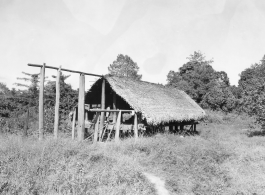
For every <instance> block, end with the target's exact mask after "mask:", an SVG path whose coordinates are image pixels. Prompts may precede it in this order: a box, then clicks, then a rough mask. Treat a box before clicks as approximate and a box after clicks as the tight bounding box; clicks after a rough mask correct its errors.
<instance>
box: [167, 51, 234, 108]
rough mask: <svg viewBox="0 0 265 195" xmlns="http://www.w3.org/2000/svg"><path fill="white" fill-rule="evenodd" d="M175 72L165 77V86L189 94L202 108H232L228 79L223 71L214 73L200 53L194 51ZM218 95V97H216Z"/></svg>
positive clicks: (232, 101) (209, 63)
mask: <svg viewBox="0 0 265 195" xmlns="http://www.w3.org/2000/svg"><path fill="white" fill-rule="evenodd" d="M187 59H188V60H189V61H188V62H187V63H185V64H183V66H182V67H180V68H179V70H178V71H177V72H175V71H173V70H171V71H169V73H168V75H167V82H168V83H167V85H170V86H174V87H176V88H178V89H180V90H183V91H185V92H186V93H187V94H189V95H190V96H191V97H192V98H193V99H194V100H195V101H196V102H197V103H199V104H200V105H201V106H203V107H204V108H211V109H213V110H224V111H230V110H231V109H233V107H234V103H235V100H234V96H233V94H232V93H231V92H230V90H229V86H230V83H229V78H228V76H227V74H226V73H225V72H224V71H220V72H218V71H215V70H214V69H213V67H212V66H211V64H212V63H213V60H212V59H211V60H206V57H205V56H204V54H203V53H201V52H200V51H195V52H194V53H193V54H191V55H190V56H189V57H187ZM217 94H219V95H217Z"/></svg>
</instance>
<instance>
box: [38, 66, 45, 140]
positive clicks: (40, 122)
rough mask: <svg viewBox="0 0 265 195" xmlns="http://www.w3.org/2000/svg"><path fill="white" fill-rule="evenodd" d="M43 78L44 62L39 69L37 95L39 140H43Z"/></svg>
mask: <svg viewBox="0 0 265 195" xmlns="http://www.w3.org/2000/svg"><path fill="white" fill-rule="evenodd" d="M44 78H45V63H44V64H43V66H42V67H41V71H40V95H39V140H43V137H44V129H43V128H44V116H43V114H44V108H43V107H44V103H43V101H44V99H43V98H44Z"/></svg>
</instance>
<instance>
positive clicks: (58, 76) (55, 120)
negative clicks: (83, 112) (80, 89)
mask: <svg viewBox="0 0 265 195" xmlns="http://www.w3.org/2000/svg"><path fill="white" fill-rule="evenodd" d="M61 68H62V67H61V66H60V67H59V69H58V70H57V77H56V98H55V99H56V102H55V116H54V138H55V139H57V138H58V129H59V106H60V77H61Z"/></svg>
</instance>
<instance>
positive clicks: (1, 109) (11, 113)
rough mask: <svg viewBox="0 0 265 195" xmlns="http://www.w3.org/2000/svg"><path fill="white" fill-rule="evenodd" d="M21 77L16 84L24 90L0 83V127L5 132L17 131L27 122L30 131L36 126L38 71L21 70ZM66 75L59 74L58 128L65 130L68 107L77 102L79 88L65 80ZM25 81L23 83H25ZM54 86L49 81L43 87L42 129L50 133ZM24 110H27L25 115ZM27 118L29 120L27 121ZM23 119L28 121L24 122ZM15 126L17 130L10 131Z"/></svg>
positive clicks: (52, 119)
mask: <svg viewBox="0 0 265 195" xmlns="http://www.w3.org/2000/svg"><path fill="white" fill-rule="evenodd" d="M23 74H24V75H25V77H24V78H18V80H23V81H25V82H24V83H15V85H17V86H20V87H23V88H24V90H16V89H14V88H13V89H12V90H9V89H8V87H7V86H6V85H5V84H4V83H0V100H1V101H0V117H1V120H0V129H1V131H4V132H11V133H19V132H20V131H22V130H23V129H25V128H26V127H25V126H26V125H27V126H28V125H29V128H30V129H31V130H32V131H35V132H32V133H36V129H37V126H38V118H37V117H38V104H39V103H38V101H39V74H29V73H24V72H23ZM68 77H69V76H65V75H63V74H61V77H60V107H59V112H60V123H59V124H60V126H59V127H60V129H63V130H67V128H66V127H68V124H67V117H68V114H69V112H70V111H71V109H72V108H73V107H74V106H75V105H76V104H77V97H78V91H77V90H74V89H72V87H71V85H69V84H67V83H65V80H66V79H67V78H68ZM25 83H26V84H25ZM55 96H56V85H55V81H48V82H47V83H46V84H45V87H44V122H45V123H44V128H45V131H46V132H52V130H53V123H54V110H55V108H54V107H55ZM27 113H29V114H28V115H27ZM27 119H28V120H29V121H28V120H27ZM26 121H28V122H27V123H26ZM14 129H15V130H16V132H13V131H14Z"/></svg>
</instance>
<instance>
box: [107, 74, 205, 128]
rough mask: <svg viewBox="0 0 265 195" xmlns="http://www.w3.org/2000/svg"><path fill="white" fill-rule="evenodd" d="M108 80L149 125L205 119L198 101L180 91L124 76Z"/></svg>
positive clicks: (109, 77)
mask: <svg viewBox="0 0 265 195" xmlns="http://www.w3.org/2000/svg"><path fill="white" fill-rule="evenodd" d="M105 79H106V80H107V82H108V83H109V84H110V86H111V88H112V89H113V90H114V91H115V92H116V93H117V94H118V95H119V96H120V97H122V98H123V99H124V100H125V101H126V102H127V103H128V104H129V105H130V106H131V107H132V108H133V109H134V110H135V111H136V112H140V113H142V117H144V118H146V121H147V123H148V124H153V125H157V124H160V123H168V122H174V121H178V122H180V121H190V120H198V119H201V118H203V117H204V116H205V112H204V110H203V109H202V108H201V107H200V106H199V105H198V104H197V103H196V102H195V101H194V100H192V99H191V98H190V97H189V96H188V95H187V94H186V93H185V92H183V91H181V90H178V89H176V88H173V87H167V86H164V85H161V84H154V83H149V82H145V81H136V80H133V79H130V78H124V77H116V76H106V77H105Z"/></svg>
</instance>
